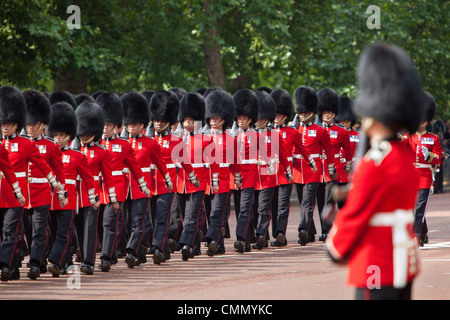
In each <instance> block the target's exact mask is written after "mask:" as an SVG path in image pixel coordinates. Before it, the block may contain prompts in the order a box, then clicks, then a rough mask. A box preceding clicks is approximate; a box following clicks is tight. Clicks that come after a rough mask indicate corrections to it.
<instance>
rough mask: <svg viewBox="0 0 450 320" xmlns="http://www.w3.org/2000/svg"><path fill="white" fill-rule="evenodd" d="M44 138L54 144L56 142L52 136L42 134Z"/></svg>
mask: <svg viewBox="0 0 450 320" xmlns="http://www.w3.org/2000/svg"><path fill="white" fill-rule="evenodd" d="M44 138H45V139H47V140H48V141H51V142H53V143H54V144H57V143H56V142H55V140H54V139H53V138H50V137H49V136H44Z"/></svg>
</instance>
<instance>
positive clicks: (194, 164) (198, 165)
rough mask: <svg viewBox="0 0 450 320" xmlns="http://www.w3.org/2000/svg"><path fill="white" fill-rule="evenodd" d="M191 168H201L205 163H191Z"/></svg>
mask: <svg viewBox="0 0 450 320" xmlns="http://www.w3.org/2000/svg"><path fill="white" fill-rule="evenodd" d="M191 166H192V168H202V167H204V166H205V163H191Z"/></svg>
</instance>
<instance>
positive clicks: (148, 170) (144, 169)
mask: <svg viewBox="0 0 450 320" xmlns="http://www.w3.org/2000/svg"><path fill="white" fill-rule="evenodd" d="M141 170H142V172H150V170H151V167H145V168H141ZM121 172H122V171H121Z"/></svg>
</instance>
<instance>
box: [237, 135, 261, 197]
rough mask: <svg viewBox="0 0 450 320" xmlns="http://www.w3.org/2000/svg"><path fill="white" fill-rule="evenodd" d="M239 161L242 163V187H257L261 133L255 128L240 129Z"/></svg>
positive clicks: (238, 136) (238, 139) (238, 138)
mask: <svg viewBox="0 0 450 320" xmlns="http://www.w3.org/2000/svg"><path fill="white" fill-rule="evenodd" d="M236 140H237V142H238V155H239V159H238V160H239V161H238V163H239V164H240V165H241V178H242V184H241V189H247V188H256V183H257V180H258V165H257V163H258V149H259V133H258V132H257V131H255V129H252V128H247V129H246V130H245V131H243V130H241V129H238V134H237V137H236Z"/></svg>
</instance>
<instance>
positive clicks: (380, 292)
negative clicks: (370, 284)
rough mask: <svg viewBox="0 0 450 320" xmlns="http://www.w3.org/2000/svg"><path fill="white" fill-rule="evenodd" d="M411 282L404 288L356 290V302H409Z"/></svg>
mask: <svg viewBox="0 0 450 320" xmlns="http://www.w3.org/2000/svg"><path fill="white" fill-rule="evenodd" d="M411 289H412V282H410V283H408V284H407V285H406V286H405V287H404V288H399V289H397V288H394V287H390V286H389V287H381V288H380V289H368V288H357V289H356V294H355V299H356V300H411V291H412V290H411Z"/></svg>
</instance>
